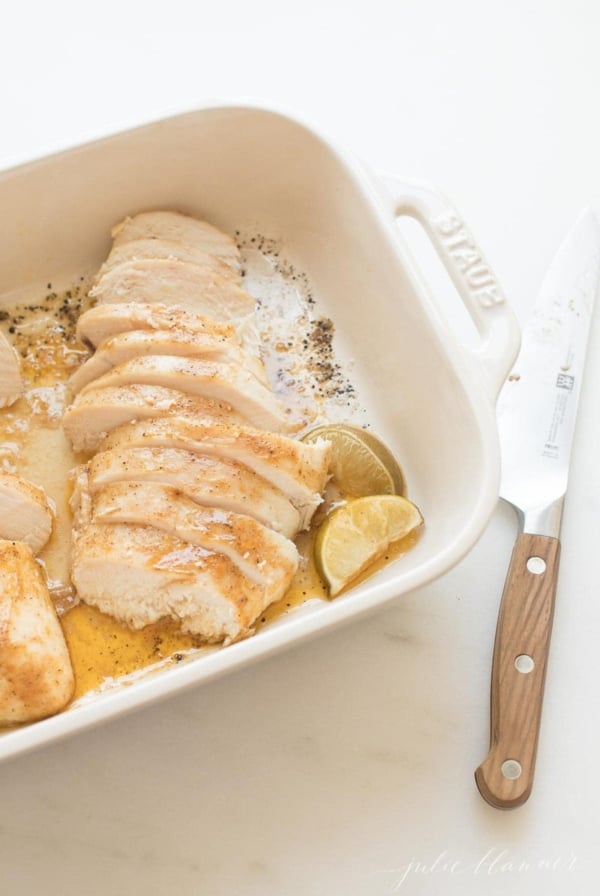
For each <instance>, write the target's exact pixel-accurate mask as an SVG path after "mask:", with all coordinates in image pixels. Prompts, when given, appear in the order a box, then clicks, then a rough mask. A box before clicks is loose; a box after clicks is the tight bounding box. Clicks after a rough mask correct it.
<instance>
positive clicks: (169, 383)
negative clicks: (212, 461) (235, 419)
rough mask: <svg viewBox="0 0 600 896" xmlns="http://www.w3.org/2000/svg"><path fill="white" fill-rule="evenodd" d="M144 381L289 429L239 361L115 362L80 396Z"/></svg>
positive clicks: (156, 358)
mask: <svg viewBox="0 0 600 896" xmlns="http://www.w3.org/2000/svg"><path fill="white" fill-rule="evenodd" d="M132 383H145V384H147V385H149V386H165V387H166V388H167V389H179V391H180V392H186V393H188V394H191V395H203V396H204V397H205V398H210V399H212V400H214V401H223V402H226V403H227V404H230V405H231V406H232V408H233V409H234V410H235V411H236V412H237V413H239V414H241V415H242V416H244V417H245V418H246V419H247V420H249V421H250V422H251V423H252V424H253V425H254V426H257V427H258V428H259V429H270V430H273V431H274V432H283V431H285V430H286V429H288V428H289V425H288V423H287V420H286V416H285V412H284V410H283V407H282V406H281V404H280V403H279V402H278V401H277V399H276V398H275V396H274V395H273V393H272V392H271V390H270V389H269V388H268V387H267V386H265V385H264V384H263V383H261V382H259V380H257V379H256V377H255V376H253V375H252V374H251V373H250V372H249V371H247V370H244V368H243V367H240V366H239V364H223V363H219V362H217V361H204V360H200V359H199V358H178V357H174V356H172V355H147V356H146V357H145V358H133V359H132V360H131V361H123V363H121V364H117V365H116V366H115V367H113V368H112V370H110V371H109V373H105V374H104V376H101V377H100V378H99V379H97V380H94V382H93V383H89V384H88V385H87V386H85V387H84V388H83V389H82V390H81V392H80V393H79V394H80V395H86V394H87V392H88V391H89V390H91V389H102V388H104V387H105V386H128V385H131V384H132Z"/></svg>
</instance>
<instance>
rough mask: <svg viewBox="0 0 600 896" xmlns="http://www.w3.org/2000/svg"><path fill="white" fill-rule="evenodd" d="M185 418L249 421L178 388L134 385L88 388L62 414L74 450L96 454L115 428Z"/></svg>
mask: <svg viewBox="0 0 600 896" xmlns="http://www.w3.org/2000/svg"><path fill="white" fill-rule="evenodd" d="M171 416H177V417H183V418H186V419H187V418H188V417H189V418H190V419H192V420H204V419H206V420H221V419H223V420H227V421H229V422H232V423H242V424H243V423H248V422H249V421H248V420H246V418H245V417H244V416H243V415H242V414H239V413H236V411H234V409H233V408H232V407H231V405H230V404H228V403H227V402H224V401H215V400H212V399H210V398H203V397H202V396H201V395H189V394H186V393H185V392H180V391H178V390H177V389H166V388H164V387H162V386H149V385H144V384H139V383H132V384H130V385H127V386H106V387H98V381H96V382H95V383H94V388H93V389H90V388H86V391H85V392H80V393H79V395H77V397H76V398H75V401H74V402H73V403H72V404H71V405H70V406H69V407H68V408H67V410H66V411H65V413H64V415H63V420H62V424H63V429H64V431H65V433H66V435H67V437H68V439H69V441H70V442H71V445H72V446H73V450H74V451H85V452H88V451H95V450H96V449H97V447H98V445H99V444H100V442H101V441H102V439H103V438H104V437H105V436H106V434H107V433H109V432H110V431H111V430H112V429H114V428H115V427H117V426H121V425H122V424H124V423H129V422H131V421H132V420H148V419H149V418H152V417H171Z"/></svg>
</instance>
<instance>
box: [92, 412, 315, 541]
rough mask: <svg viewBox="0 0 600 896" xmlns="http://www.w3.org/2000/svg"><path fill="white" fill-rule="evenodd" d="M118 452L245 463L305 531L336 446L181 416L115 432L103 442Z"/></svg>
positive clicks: (107, 447) (156, 420)
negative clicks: (181, 453)
mask: <svg viewBox="0 0 600 896" xmlns="http://www.w3.org/2000/svg"><path fill="white" fill-rule="evenodd" d="M101 447H102V450H109V449H112V448H117V447H118V448H134V447H135V448H141V447H148V448H149V447H162V448H183V449H186V450H187V451H193V452H197V453H199V454H207V455H210V456H214V457H222V458H224V459H226V460H234V461H237V462H238V463H242V464H244V466H246V467H248V468H249V469H251V470H254V472H255V473H258V474H259V476H262V477H263V478H264V479H266V480H267V481H268V482H270V483H272V484H273V485H274V486H276V487H277V488H279V489H280V490H281V491H282V492H283V493H284V494H285V495H286V496H287V497H288V498H289V500H290V501H291V502H292V504H293V505H294V506H295V507H296V508H297V509H298V510H299V512H300V527H301V528H302V529H305V528H307V527H308V525H309V523H310V520H311V518H312V515H313V513H314V511H315V510H316V508H317V507H318V506H319V504H320V503H321V501H322V492H323V491H324V489H325V486H326V484H327V479H328V469H329V458H330V454H331V444H330V443H329V442H326V441H325V440H320V441H319V442H315V443H313V444H310V443H305V442H300V441H298V440H297V439H291V438H289V437H287V436H284V435H280V434H279V433H272V432H265V431H263V430H257V429H253V428H252V427H247V426H236V425H235V424H232V423H227V422H224V421H223V422H221V421H219V422H208V421H194V420H190V419H187V420H184V419H182V418H178V417H169V418H164V419H154V420H152V419H151V420H144V421H138V422H136V423H129V424H126V425H125V426H120V427H119V428H118V429H114V430H113V431H112V432H111V433H109V435H108V436H107V437H106V439H105V440H104V441H103V442H102V446H101Z"/></svg>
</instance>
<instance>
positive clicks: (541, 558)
mask: <svg viewBox="0 0 600 896" xmlns="http://www.w3.org/2000/svg"><path fill="white" fill-rule="evenodd" d="M559 559H560V542H559V540H558V539H557V538H550V537H548V536H546V535H529V534H527V533H525V534H522V535H520V536H519V537H518V539H517V541H516V543H515V547H514V550H513V553H512V557H511V561H510V566H509V569H508V574H507V577H506V583H505V585H504V592H503V594H502V602H501V605H500V613H499V616H498V625H497V628H496V641H495V644H494V659H493V665H492V688H491V706H490V722H491V725H490V728H491V731H490V751H489V753H488V755H487V757H486V759H485V760H484V761H483V762H482V764H481V765H480V766H479V768H478V769H477V771H476V772H475V780H476V782H477V786H478V788H479V791H480V793H481V795H482V797H483V798H484V799H485V800H487V802H488V803H490V804H491V805H492V806H495V807H496V808H499V809H511V808H514V807H516V806H520V805H521V804H522V803H524V802H525V801H526V800H527V798H528V797H529V794H530V793H531V788H532V785H533V774H534V769H535V758H536V752H537V743H538V735H539V731H540V721H541V715H542V699H543V695H544V681H545V678H546V666H547V661H548V650H549V647H550V635H551V632H552V618H553V614H554V599H555V595H556V580H557V577H558V565H559Z"/></svg>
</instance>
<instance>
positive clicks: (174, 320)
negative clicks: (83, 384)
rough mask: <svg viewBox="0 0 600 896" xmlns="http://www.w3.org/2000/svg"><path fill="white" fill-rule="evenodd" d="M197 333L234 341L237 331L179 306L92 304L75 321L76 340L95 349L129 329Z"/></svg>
mask: <svg viewBox="0 0 600 896" xmlns="http://www.w3.org/2000/svg"><path fill="white" fill-rule="evenodd" d="M172 329H180V330H185V331H186V332H188V333H200V334H203V335H206V336H213V337H214V338H217V337H221V338H223V339H235V337H236V333H237V331H236V328H235V327H234V326H233V325H232V324H226V323H223V322H222V321H212V320H208V319H207V318H204V317H200V315H199V314H196V313H195V312H193V311H189V310H188V309H187V308H183V307H182V306H181V305H164V304H160V303H157V304H156V305H149V304H148V303H146V302H116V303H115V304H111V305H94V307H93V308H89V309H88V310H87V311H84V313H83V314H82V315H80V317H79V319H78V320H77V338H78V339H80V340H81V341H82V342H86V343H88V344H89V345H91V346H93V347H94V348H97V347H98V346H99V345H100V343H101V342H104V340H105V339H110V338H111V337H112V336H116V335H117V334H119V333H126V332H128V331H130V330H172Z"/></svg>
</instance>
